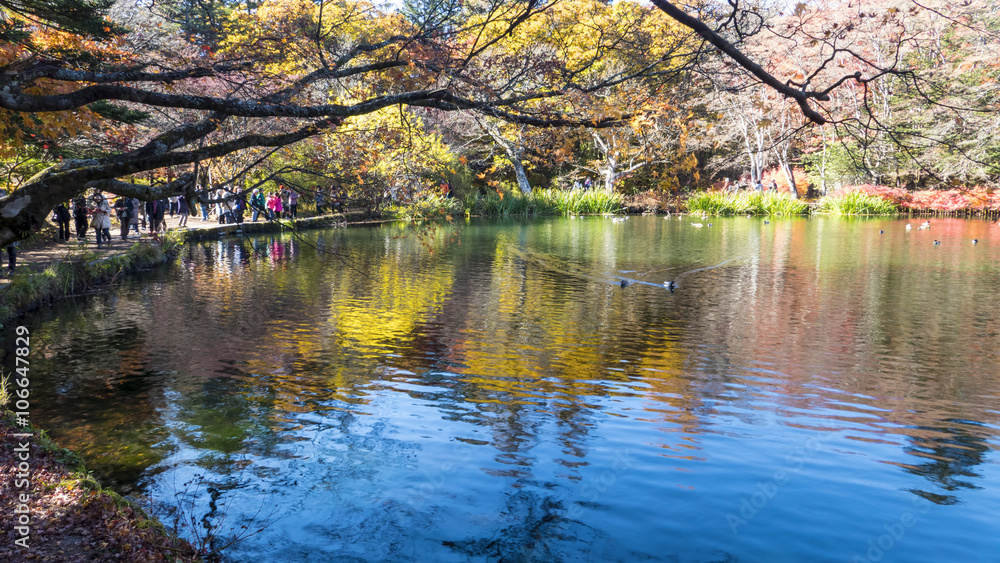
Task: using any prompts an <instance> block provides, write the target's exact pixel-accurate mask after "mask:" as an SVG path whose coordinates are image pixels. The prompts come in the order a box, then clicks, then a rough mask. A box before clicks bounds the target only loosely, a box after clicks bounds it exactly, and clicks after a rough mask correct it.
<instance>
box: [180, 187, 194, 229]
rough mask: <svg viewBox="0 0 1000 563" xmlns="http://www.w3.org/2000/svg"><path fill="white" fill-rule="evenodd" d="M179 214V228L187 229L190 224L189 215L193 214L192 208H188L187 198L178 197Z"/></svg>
mask: <svg viewBox="0 0 1000 563" xmlns="http://www.w3.org/2000/svg"><path fill="white" fill-rule="evenodd" d="M177 212H178V213H179V214H180V216H181V219H180V221H179V222H178V223H177V226H178V227H186V226H187V224H188V215H190V214H191V208H190V207H188V202H187V197H186V196H183V195H182V196H178V197H177Z"/></svg>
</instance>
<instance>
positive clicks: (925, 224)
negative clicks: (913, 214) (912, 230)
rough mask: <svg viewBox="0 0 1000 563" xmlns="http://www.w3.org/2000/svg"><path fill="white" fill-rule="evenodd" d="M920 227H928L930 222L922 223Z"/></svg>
mask: <svg viewBox="0 0 1000 563" xmlns="http://www.w3.org/2000/svg"><path fill="white" fill-rule="evenodd" d="M920 226H921V227H930V226H931V222H930V221H924V222H923V223H920Z"/></svg>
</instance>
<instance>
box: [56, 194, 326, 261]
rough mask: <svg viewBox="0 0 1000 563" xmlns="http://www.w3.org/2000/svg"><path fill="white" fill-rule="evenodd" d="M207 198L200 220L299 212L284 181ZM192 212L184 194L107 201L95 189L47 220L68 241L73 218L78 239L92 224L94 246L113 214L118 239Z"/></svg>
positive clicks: (160, 228)
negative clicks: (265, 188)
mask: <svg viewBox="0 0 1000 563" xmlns="http://www.w3.org/2000/svg"><path fill="white" fill-rule="evenodd" d="M207 200H208V201H202V202H200V205H199V209H198V210H197V211H200V214H201V220H202V221H204V222H209V221H213V222H214V221H217V222H218V223H220V224H227V223H237V224H240V223H243V219H244V217H245V216H246V214H247V212H248V211H249V212H250V213H251V221H253V222H256V221H258V220H260V219H261V218H263V219H264V220H275V219H295V218H297V217H298V215H299V193H298V192H296V191H295V190H291V189H288V188H285V187H284V186H279V189H278V191H276V192H272V193H270V194H265V193H264V192H263V191H261V190H260V189H259V188H254V190H253V191H252V193H251V194H250V197H249V198H247V197H246V195H245V194H242V193H233V192H230V191H227V190H224V189H218V190H215V191H211V192H209V194H208V198H207ZM320 201H322V198H320V197H317V208H318V209H320V211H322V210H323V209H322V207H320ZM209 202H211V203H209ZM197 211H196V212H195V215H196V217H197ZM191 215H192V209H191V206H190V205H189V204H188V202H187V200H186V199H185V197H184V196H183V195H175V196H170V197H168V198H164V199H159V200H153V201H147V202H141V201H139V200H138V199H136V198H130V197H125V196H119V197H117V198H116V199H115V200H114V202H113V203H112V202H110V201H109V200H108V198H107V197H105V196H104V194H103V193H101V192H100V191H95V192H94V193H93V194H92V195H90V196H89V197H84V196H79V197H77V198H76V199H74V200H73V201H72V202H71V203H70V205H69V206H67V204H65V203H61V204H59V205H58V206H57V207H56V208H55V210H54V211H53V217H52V219H53V221H54V222H55V223H56V224H57V226H58V230H59V240H60V241H69V240H71V238H72V235H71V231H70V222H71V221H72V222H73V224H74V228H75V234H76V238H77V239H78V240H85V239H86V237H87V232H88V231H89V230H91V229H93V230H94V233H95V238H96V240H97V247H98V248H102V247H103V246H104V245H105V244H107V245H110V244H111V228H112V219H117V223H118V227H119V228H120V229H121V232H120V236H121V239H122V240H128V239H129V236H130V233H135V235H138V234H139V233H141V232H142V231H144V230H146V229H148V230H149V232H150V234H154V233H163V232H166V230H167V222H166V217H167V216H169V217H174V216H179V221H178V223H177V225H178V226H179V227H186V226H187V225H188V218H189V217H190V216H191Z"/></svg>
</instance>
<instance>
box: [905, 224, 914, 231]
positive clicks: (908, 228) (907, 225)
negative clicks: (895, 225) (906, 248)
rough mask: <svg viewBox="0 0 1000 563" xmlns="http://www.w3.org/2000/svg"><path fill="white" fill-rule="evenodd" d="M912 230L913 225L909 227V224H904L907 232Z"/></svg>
mask: <svg viewBox="0 0 1000 563" xmlns="http://www.w3.org/2000/svg"><path fill="white" fill-rule="evenodd" d="M912 228H913V225H911V224H909V223H907V224H906V230H907V231H909V230H910V229H912Z"/></svg>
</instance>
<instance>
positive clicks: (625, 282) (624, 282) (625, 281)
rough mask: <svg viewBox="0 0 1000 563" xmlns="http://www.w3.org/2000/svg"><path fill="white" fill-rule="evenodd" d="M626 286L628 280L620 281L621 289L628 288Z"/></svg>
mask: <svg viewBox="0 0 1000 563" xmlns="http://www.w3.org/2000/svg"><path fill="white" fill-rule="evenodd" d="M628 284H629V281H628V280H622V283H621V285H622V287H628Z"/></svg>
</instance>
